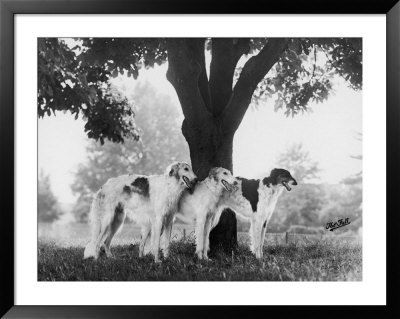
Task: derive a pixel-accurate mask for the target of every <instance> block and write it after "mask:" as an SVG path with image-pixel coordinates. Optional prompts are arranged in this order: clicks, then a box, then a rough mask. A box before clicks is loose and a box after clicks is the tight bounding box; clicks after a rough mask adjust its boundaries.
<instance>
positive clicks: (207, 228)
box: [203, 216, 214, 260]
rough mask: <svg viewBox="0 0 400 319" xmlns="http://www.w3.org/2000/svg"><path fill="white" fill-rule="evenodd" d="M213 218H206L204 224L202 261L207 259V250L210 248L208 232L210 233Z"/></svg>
mask: <svg viewBox="0 0 400 319" xmlns="http://www.w3.org/2000/svg"><path fill="white" fill-rule="evenodd" d="M213 221H214V217H213V216H207V220H206V222H205V227H204V228H205V230H204V247H203V257H204V259H206V260H207V259H208V250H209V246H210V232H211V226H212V224H213Z"/></svg>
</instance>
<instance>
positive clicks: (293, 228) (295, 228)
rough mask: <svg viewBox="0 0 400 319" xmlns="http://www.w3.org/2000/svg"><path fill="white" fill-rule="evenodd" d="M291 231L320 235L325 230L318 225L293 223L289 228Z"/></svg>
mask: <svg viewBox="0 0 400 319" xmlns="http://www.w3.org/2000/svg"><path fill="white" fill-rule="evenodd" d="M288 232H289V233H296V234H312V235H319V234H323V233H324V230H323V229H322V228H316V227H307V226H302V225H292V226H290V227H289V229H288Z"/></svg>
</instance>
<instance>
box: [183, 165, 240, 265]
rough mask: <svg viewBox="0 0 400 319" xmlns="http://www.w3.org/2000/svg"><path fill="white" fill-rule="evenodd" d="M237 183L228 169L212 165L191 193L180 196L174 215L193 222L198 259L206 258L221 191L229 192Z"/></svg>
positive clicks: (188, 222)
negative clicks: (205, 176) (176, 211)
mask: <svg viewBox="0 0 400 319" xmlns="http://www.w3.org/2000/svg"><path fill="white" fill-rule="evenodd" d="M237 183H238V182H237V180H236V179H235V178H234V177H233V176H232V173H231V172H230V171H229V170H227V169H225V168H222V167H214V168H212V169H211V170H210V172H209V174H208V177H207V178H205V179H204V180H203V181H201V182H199V183H197V185H196V186H195V189H194V191H193V193H192V194H189V193H185V194H184V195H183V196H182V198H181V200H180V202H179V204H178V213H177V214H176V217H177V218H178V219H179V220H181V221H183V222H185V223H187V224H193V223H194V224H195V236H196V254H197V257H198V258H199V259H208V256H207V253H208V250H209V235H210V231H211V229H212V228H211V227H212V224H213V221H214V217H215V214H216V213H217V212H218V207H217V204H218V203H219V202H220V200H221V197H222V194H223V192H224V191H226V192H228V193H229V192H230V191H231V190H232V189H233V188H234V187H235V186H234V185H237Z"/></svg>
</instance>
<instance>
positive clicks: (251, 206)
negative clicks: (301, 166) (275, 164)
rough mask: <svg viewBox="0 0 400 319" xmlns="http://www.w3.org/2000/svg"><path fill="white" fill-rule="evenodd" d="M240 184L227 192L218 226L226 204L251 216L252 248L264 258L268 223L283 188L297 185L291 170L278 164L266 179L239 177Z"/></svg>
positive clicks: (220, 211)
mask: <svg viewBox="0 0 400 319" xmlns="http://www.w3.org/2000/svg"><path fill="white" fill-rule="evenodd" d="M237 180H238V181H239V184H238V185H237V187H236V188H235V189H234V190H233V191H230V192H224V194H223V196H222V198H221V202H220V203H219V204H218V207H219V211H218V212H217V214H216V216H217V218H215V224H214V225H213V226H214V227H215V226H216V224H217V223H218V221H219V217H220V215H221V213H222V211H223V210H224V209H225V208H230V209H231V210H233V211H234V212H235V213H236V214H237V215H238V216H239V217H242V218H244V219H246V220H250V222H251V226H250V231H249V232H250V238H251V251H252V252H253V253H254V254H255V256H256V257H257V258H258V259H262V258H263V246H264V240H265V233H266V230H267V225H268V223H269V221H270V219H271V217H272V213H273V212H274V210H275V207H276V203H277V202H278V198H279V196H280V195H281V194H282V192H283V189H284V188H286V190H287V191H290V190H291V186H292V185H297V182H296V180H295V179H294V178H293V177H292V175H291V174H290V172H289V171H287V170H285V169H281V168H275V169H273V170H272V171H271V173H270V175H269V176H268V177H265V178H263V179H261V180H260V179H246V178H242V177H237Z"/></svg>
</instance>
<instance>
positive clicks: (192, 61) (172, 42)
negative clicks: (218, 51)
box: [167, 38, 209, 122]
mask: <svg viewBox="0 0 400 319" xmlns="http://www.w3.org/2000/svg"><path fill="white" fill-rule="evenodd" d="M201 47H202V51H203V53H201ZM167 50H168V71H167V79H168V81H169V82H171V84H172V85H173V86H174V88H175V90H176V93H177V95H178V98H179V101H180V103H181V107H182V111H183V114H184V116H185V118H186V119H187V120H188V121H189V122H192V121H193V120H199V119H202V118H204V117H206V116H207V115H208V116H209V111H208V110H207V104H206V101H207V97H206V98H205V99H204V98H203V95H205V96H206V95H207V90H204V91H203V92H201V91H200V86H202V87H203V88H204V76H203V75H204V72H205V66H204V68H203V66H202V63H200V62H199V61H200V57H201V55H203V56H204V42H203V46H200V45H199V39H172V38H169V39H167ZM203 69H204V72H203ZM200 82H201V83H202V84H201V85H200Z"/></svg>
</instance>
